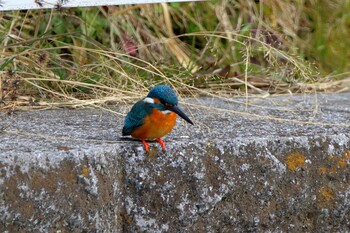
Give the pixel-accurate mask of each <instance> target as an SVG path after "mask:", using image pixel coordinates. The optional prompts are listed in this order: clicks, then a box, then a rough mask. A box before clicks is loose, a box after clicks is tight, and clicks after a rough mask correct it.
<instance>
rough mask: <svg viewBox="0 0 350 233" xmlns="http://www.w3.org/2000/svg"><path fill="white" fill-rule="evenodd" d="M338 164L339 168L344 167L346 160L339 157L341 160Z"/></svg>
mask: <svg viewBox="0 0 350 233" xmlns="http://www.w3.org/2000/svg"><path fill="white" fill-rule="evenodd" d="M338 165H339V167H340V168H345V167H346V162H345V161H344V160H342V159H341V160H339V161H338Z"/></svg>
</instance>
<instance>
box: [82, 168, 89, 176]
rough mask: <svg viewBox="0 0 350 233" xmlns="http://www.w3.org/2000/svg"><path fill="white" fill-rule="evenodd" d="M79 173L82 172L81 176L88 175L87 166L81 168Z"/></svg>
mask: <svg viewBox="0 0 350 233" xmlns="http://www.w3.org/2000/svg"><path fill="white" fill-rule="evenodd" d="M81 173H83V176H88V175H89V168H88V167H83V169H81Z"/></svg>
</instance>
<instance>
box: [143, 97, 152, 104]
mask: <svg viewBox="0 0 350 233" xmlns="http://www.w3.org/2000/svg"><path fill="white" fill-rule="evenodd" d="M143 102H145V103H148V104H154V99H153V98H150V97H146V98H144V99H143Z"/></svg>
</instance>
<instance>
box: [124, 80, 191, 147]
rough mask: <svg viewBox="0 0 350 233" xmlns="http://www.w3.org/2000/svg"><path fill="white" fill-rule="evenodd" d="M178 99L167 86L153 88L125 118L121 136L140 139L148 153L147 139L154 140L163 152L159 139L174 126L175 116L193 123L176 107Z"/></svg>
mask: <svg viewBox="0 0 350 233" xmlns="http://www.w3.org/2000/svg"><path fill="white" fill-rule="evenodd" d="M177 105H178V99H177V96H176V94H175V92H174V91H173V89H171V88H170V87H169V86H167V85H159V86H155V87H153V88H152V89H151V91H150V92H149V93H148V95H147V96H146V97H145V98H143V99H142V100H139V101H138V102H137V103H136V104H135V105H134V106H133V107H132V108H131V110H130V112H129V113H128V114H127V115H126V117H125V123H124V127H123V131H122V134H123V136H126V135H131V136H132V137H133V138H137V139H141V141H142V144H143V145H144V147H145V150H146V152H148V147H149V146H148V144H147V142H146V140H147V139H150V140H156V141H157V142H158V143H159V144H160V145H161V146H162V149H163V150H164V151H165V143H164V142H163V141H162V139H161V137H163V136H165V135H167V134H168V133H169V132H170V131H171V130H172V129H173V127H174V126H175V123H176V115H179V116H180V117H182V118H183V119H184V120H185V121H187V122H188V123H190V124H192V125H193V122H192V121H191V120H190V118H188V116H186V114H185V113H184V112H183V111H182V110H181V109H180V108H179V107H178V106H177Z"/></svg>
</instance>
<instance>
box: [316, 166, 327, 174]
mask: <svg viewBox="0 0 350 233" xmlns="http://www.w3.org/2000/svg"><path fill="white" fill-rule="evenodd" d="M327 170H328V169H327V168H326V167H324V166H322V167H319V168H318V169H317V171H318V174H320V175H326V174H327Z"/></svg>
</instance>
